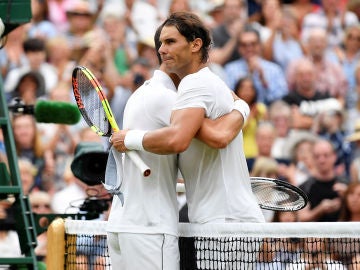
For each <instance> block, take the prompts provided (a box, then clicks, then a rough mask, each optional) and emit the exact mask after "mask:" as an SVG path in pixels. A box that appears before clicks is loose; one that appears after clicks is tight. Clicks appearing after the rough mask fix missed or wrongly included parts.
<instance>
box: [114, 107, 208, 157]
mask: <svg viewBox="0 0 360 270" xmlns="http://www.w3.org/2000/svg"><path fill="white" fill-rule="evenodd" d="M204 118H205V110H204V109H203V108H187V109H182V110H176V111H174V112H173V114H172V117H171V124H170V126H169V127H164V128H161V129H157V130H152V131H139V130H130V131H126V130H121V131H119V132H115V133H114V134H113V136H112V139H111V142H112V144H113V146H114V147H115V149H117V150H118V151H120V152H125V151H127V150H146V151H148V152H152V153H155V154H173V153H181V152H183V151H185V150H186V149H187V148H188V147H189V145H190V143H191V140H192V139H193V138H194V137H195V135H196V133H197V132H198V130H199V129H200V126H201V124H202V122H203V120H204ZM125 145H126V146H125Z"/></svg>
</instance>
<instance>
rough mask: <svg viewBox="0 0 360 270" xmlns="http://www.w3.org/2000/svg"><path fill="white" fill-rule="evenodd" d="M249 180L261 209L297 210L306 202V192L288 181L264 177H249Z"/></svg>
mask: <svg viewBox="0 0 360 270" xmlns="http://www.w3.org/2000/svg"><path fill="white" fill-rule="evenodd" d="M250 180H251V188H252V191H253V193H254V195H255V197H256V199H257V202H258V204H259V206H260V207H261V208H262V209H268V210H275V211H297V210H300V209H302V208H304V207H305V206H306V204H307V202H308V198H307V196H306V194H305V193H304V192H303V191H302V190H301V189H300V188H298V187H296V186H294V185H291V184H289V183H288V182H285V181H282V180H279V179H272V178H265V177H250Z"/></svg>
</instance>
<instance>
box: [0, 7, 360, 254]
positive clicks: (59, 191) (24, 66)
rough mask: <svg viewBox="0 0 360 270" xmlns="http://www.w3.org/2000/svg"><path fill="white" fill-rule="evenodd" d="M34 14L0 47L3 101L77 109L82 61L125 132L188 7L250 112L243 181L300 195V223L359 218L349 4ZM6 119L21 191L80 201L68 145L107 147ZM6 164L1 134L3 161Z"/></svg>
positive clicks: (358, 55)
mask: <svg viewBox="0 0 360 270" xmlns="http://www.w3.org/2000/svg"><path fill="white" fill-rule="evenodd" d="M31 8H32V15H33V16H32V19H31V21H30V22H29V23H27V24H24V25H20V26H19V27H17V28H16V29H15V30H13V31H11V32H10V33H9V34H8V35H7V36H6V37H5V38H3V39H2V45H3V46H2V48H1V49H0V71H1V76H2V79H3V89H4V93H5V97H6V100H7V102H8V103H9V104H10V103H11V102H13V100H14V98H20V99H21V100H22V101H23V102H24V103H25V104H28V105H30V104H35V103H36V102H37V100H39V99H47V100H56V101H65V102H74V98H73V94H72V86H71V72H72V70H73V68H74V67H75V66H76V65H84V66H87V67H88V68H90V70H91V71H92V72H93V73H94V74H95V76H96V77H97V78H98V80H99V81H100V83H101V84H102V86H103V87H104V88H105V89H106V92H107V95H108V98H109V100H110V104H111V107H112V109H113V110H114V113H115V118H116V120H117V122H118V124H119V126H120V127H121V126H122V115H123V109H124V107H125V105H126V101H127V99H128V98H129V97H130V95H131V94H132V93H133V92H134V91H136V89H137V87H138V86H139V85H141V84H142V83H143V82H144V81H145V80H147V79H149V78H150V77H151V76H152V72H153V70H154V69H156V68H157V63H158V62H157V57H156V51H155V46H154V41H153V35H154V32H155V29H156V27H157V26H158V25H160V23H161V22H162V20H163V19H164V18H166V16H167V15H168V14H169V13H171V12H174V11H184V10H186V11H193V12H195V13H197V14H198V15H199V16H200V17H201V18H202V19H203V20H204V22H205V23H206V24H207V26H208V27H209V29H210V31H211V34H212V38H213V43H212V49H211V51H210V58H209V64H210V68H211V69H212V70H213V71H214V72H215V73H217V74H218V75H219V76H220V77H221V78H223V79H224V81H225V82H226V83H227V84H228V85H229V87H230V88H231V89H233V90H234V91H235V93H236V94H237V95H238V96H239V97H241V98H242V99H244V100H245V101H246V102H248V104H249V105H250V108H251V113H250V116H249V120H248V121H247V123H246V125H245V127H244V128H243V134H244V149H245V155H246V158H247V160H248V166H249V173H250V174H251V175H252V176H267V177H276V178H280V179H283V180H285V181H288V182H290V183H292V184H294V185H296V186H300V187H302V188H303V189H304V190H305V192H307V194H308V195H309V196H310V203H309V204H308V206H307V207H306V208H305V209H304V210H301V211H300V212H299V213H298V215H297V219H296V220H297V221H337V220H340V219H341V220H354V218H355V219H356V218H357V217H358V215H359V213H350V212H351V211H352V209H353V208H352V207H350V206H351V203H350V200H351V198H350V196H351V194H353V192H354V191H352V190H349V191H347V186H348V185H349V183H356V182H360V161H359V160H360V122H359V121H360V118H359V117H360V62H359V60H360V24H359V19H360V17H359V16H360V14H359V13H356V10H358V8H359V4H357V3H356V2H355V1H351V0H349V1H347V0H322V1H321V2H318V1H311V0H293V1H291V0H284V1H283V2H282V1H280V0H263V1H256V0H248V1H247V2H246V1H245V2H244V1H242V0H212V1H206V0H202V1H198V0H158V1H150V0H148V1H146V0H123V1H120V0H45V1H44V0H31ZM164 102H165V101H164ZM11 123H12V125H13V129H14V139H15V144H16V151H17V155H18V157H19V166H20V171H21V178H22V181H23V182H24V184H23V188H24V194H27V195H30V199H31V200H32V198H34V197H35V196H32V195H33V194H34V193H36V192H40V191H41V192H46V194H48V195H49V197H47V196H41V197H40V196H38V197H37V200H41V198H44V200H45V201H46V202H44V205H46V206H49V207H50V208H49V209H48V210H49V211H52V212H55V213H63V212H66V211H67V209H69V208H70V206H69V205H61V207H60V206H59V205H58V203H54V198H59V196H62V197H63V198H67V201H76V200H79V199H85V197H86V189H87V187H86V186H84V185H82V184H81V183H80V182H79V181H78V180H79V179H76V177H74V175H73V174H72V172H71V169H70V164H71V161H72V159H73V157H74V150H75V147H76V145H77V144H78V143H79V142H85V141H89V142H95V143H99V144H103V145H104V148H106V147H107V142H106V140H104V139H102V138H100V137H98V136H97V135H96V134H95V133H94V132H92V131H91V130H90V129H89V128H88V127H87V126H86V124H85V123H84V122H83V121H81V122H80V123H79V124H76V125H72V126H69V125H60V124H41V123H36V122H35V119H34V118H32V117H31V116H26V115H12V119H11ZM4 156H5V149H4V143H3V140H2V137H1V132H0V161H1V159H4V160H5V159H6V158H4ZM26 161H27V163H26ZM29 161H30V164H29ZM264 164H265V165H264ZM267 168H269V170H270V169H271V170H270V171H266V169H267ZM29 176H30V177H29ZM29 181H30V182H29ZM340 182H341V184H340ZM79 183H80V184H79ZM315 189H316V192H315V193H316V196H315V195H314V190H315ZM318 190H322V191H323V192H318ZM56 201H59V199H57V200H56ZM55 204H56V205H55ZM36 205H39V202H37V203H36ZM51 206H52V207H51ZM34 207H35V202H34ZM342 209H343V210H342ZM34 211H35V208H34ZM344 211H346V213H345V212H344ZM354 211H355V210H354ZM266 216H267V218H268V221H272V220H273V215H272V214H269V215H268V213H267V215H266ZM357 220H358V219H357ZM41 256H43V254H41Z"/></svg>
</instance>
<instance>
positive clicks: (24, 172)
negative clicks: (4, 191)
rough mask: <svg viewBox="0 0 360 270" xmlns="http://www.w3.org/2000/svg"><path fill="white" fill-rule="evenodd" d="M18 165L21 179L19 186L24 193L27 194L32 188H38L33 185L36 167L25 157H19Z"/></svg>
mask: <svg viewBox="0 0 360 270" xmlns="http://www.w3.org/2000/svg"><path fill="white" fill-rule="evenodd" d="M18 167H19V173H20V179H21V186H22V191H23V194H24V195H29V194H30V192H31V191H32V190H38V188H37V187H36V186H35V177H36V175H37V168H36V167H35V166H34V165H33V164H32V163H31V161H30V160H28V159H27V158H19V160H18Z"/></svg>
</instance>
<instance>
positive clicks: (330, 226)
mask: <svg viewBox="0 0 360 270" xmlns="http://www.w3.org/2000/svg"><path fill="white" fill-rule="evenodd" d="M105 228H106V222H105V221H85V220H81V221H80V220H62V219H58V220H55V221H54V222H53V223H52V224H51V226H50V227H49V230H48V246H49V250H48V256H47V264H48V267H49V269H89V270H92V269H94V270H95V269H96V270H100V269H112V267H111V262H110V258H109V254H108V249H107V244H106V231H105ZM179 230H180V237H179V247H180V269H181V270H196V269H219V270H220V269H224V270H228V269H232V270H237V269H259V270H261V269H264V270H267V269H269V270H270V269H281V270H282V269H285V270H291V269H299V270H300V269H304V270H305V269H331V270H333V269H339V270H342V269H344V270H345V269H347V270H356V269H360V222H359V223H357V222H331V223H325V222H321V223H320V222H319V223H314V222H307V223H302V222H293V223H264V224H254V223H227V224H206V225H199V224H186V223H182V224H180V227H179ZM61 239H63V240H61ZM61 241H62V242H61ZM54 248H55V249H58V250H55V249H54ZM52 264H56V265H57V267H52V266H51V265H52ZM59 265H63V266H64V267H63V268H58V267H59Z"/></svg>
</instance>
